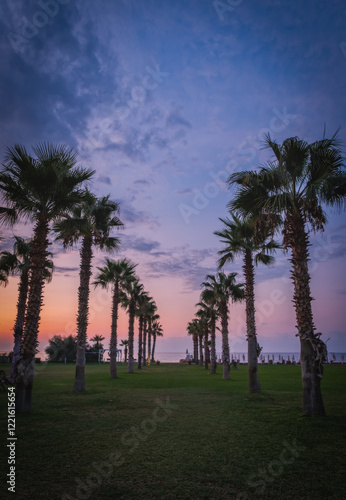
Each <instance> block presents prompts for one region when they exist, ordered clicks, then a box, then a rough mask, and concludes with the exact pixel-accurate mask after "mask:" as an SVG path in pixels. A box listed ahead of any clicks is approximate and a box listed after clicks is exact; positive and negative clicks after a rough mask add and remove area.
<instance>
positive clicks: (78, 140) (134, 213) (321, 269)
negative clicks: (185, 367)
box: [0, 0, 346, 352]
mask: <svg viewBox="0 0 346 500" xmlns="http://www.w3.org/2000/svg"><path fill="white" fill-rule="evenodd" d="M345 18H346V3H345V2H344V1H342V0H339V1H337V0H331V1H329V2H324V1H319V0H306V1H305V2H301V1H299V0H290V1H288V0H283V1H281V0H262V1H261V2H258V1H255V0H224V2H221V1H219V2H215V1H214V2H213V1H212V0H185V1H180V0H170V1H163V0H100V1H98V2H94V1H90V0H83V1H82V0H60V1H59V2H58V1H57V0H41V1H32V0H26V1H24V0H23V1H21V0H3V1H2V2H1V5H0V24H1V38H0V55H1V78H0V96H1V113H0V122H1V134H0V157H1V160H3V158H4V154H5V150H6V147H7V146H12V145H13V144H15V143H20V144H23V145H25V146H26V147H27V148H28V149H29V150H30V146H31V145H34V144H36V143H38V142H41V141H49V142H51V143H63V144H67V145H69V146H73V147H75V148H76V149H78V151H79V158H80V164H81V165H82V166H84V167H87V168H92V169H95V170H96V174H95V176H94V179H93V182H92V184H90V189H92V191H93V192H94V193H95V194H96V195H97V196H103V195H107V194H110V196H111V198H112V199H113V200H115V201H118V202H120V208H121V213H120V218H121V220H122V221H123V222H124V224H125V228H124V229H123V230H120V231H118V232H117V236H119V237H120V239H121V249H120V251H119V252H118V253H116V254H114V258H123V257H128V258H130V259H131V260H132V261H133V262H135V263H138V267H137V269H138V276H139V278H140V280H141V282H142V283H143V284H144V287H145V289H146V290H147V291H148V292H149V294H150V295H151V296H153V297H154V299H155V301H156V303H157V305H158V313H159V314H160V316H161V323H162V325H163V329H164V338H163V339H160V340H159V341H158V345H157V350H158V351H171V352H179V351H183V352H185V349H186V348H189V349H191V348H192V341H191V339H189V338H187V336H186V326H187V323H188V321H190V320H192V319H193V317H194V314H195V312H196V307H195V304H196V302H198V299H199V294H200V284H201V282H202V281H203V280H204V278H205V276H206V274H208V273H214V272H216V261H217V251H218V250H220V248H221V244H220V243H219V241H218V238H217V237H216V236H214V235H213V232H214V231H215V230H217V229H221V227H222V226H221V223H220V222H219V220H218V218H219V217H225V216H226V215H227V210H226V205H227V202H228V201H229V200H230V198H231V193H230V192H229V191H228V190H227V188H226V186H225V183H224V180H225V178H227V177H228V175H229V174H230V173H232V172H235V171H240V170H242V169H252V168H255V167H258V166H259V165H261V164H263V163H264V162H265V161H266V160H267V159H269V153H268V151H266V150H264V151H263V150H262V149H261V141H262V140H263V137H264V134H265V133H266V132H268V131H270V133H271V135H272V137H273V138H275V139H277V140H278V141H279V142H281V141H282V140H284V139H285V138H287V137H291V136H299V137H300V138H303V139H305V140H307V141H311V142H312V141H314V140H316V139H320V138H321V137H322V135H323V129H324V126H326V132H327V135H329V136H330V135H332V134H333V133H334V132H335V131H336V130H337V129H338V128H339V127H341V130H340V132H339V137H340V139H341V141H342V144H343V150H345V145H346V127H345V116H346V30H345ZM327 215H328V220H329V223H328V225H327V227H326V230H325V232H324V233H323V234H318V235H311V243H312V246H311V249H310V250H311V263H310V268H311V275H312V280H311V289H312V295H313V297H314V298H315V299H316V300H315V301H314V303H313V311H314V315H315V316H314V317H315V324H316V327H317V330H318V331H321V332H322V333H323V337H322V338H323V340H324V341H326V340H327V339H328V338H330V340H329V341H328V344H327V345H328V348H329V351H331V352H333V351H334V352H342V351H344V352H346V329H345V319H346V314H345V296H346V286H345V270H346V269H345V268H346V265H345V254H346V237H345V229H346V219H345V213H339V212H337V211H336V210H329V211H328V212H327ZM0 234H1V235H2V236H5V240H4V241H3V242H2V243H1V244H2V247H1V248H2V249H6V250H8V249H11V247H12V244H13V240H12V239H11V238H12V236H13V235H14V234H15V235H19V236H25V237H30V236H31V234H32V225H31V224H27V225H24V224H18V225H16V226H15V227H14V228H13V229H4V228H0ZM51 241H52V242H53V237H52V239H51ZM50 250H51V251H52V252H53V254H54V263H55V266H56V270H55V274H54V278H53V281H52V283H50V284H49V285H47V286H46V288H45V293H44V308H43V311H42V319H41V325H40V333H39V340H40V350H41V351H42V350H43V349H44V347H45V346H46V345H47V339H48V338H49V337H51V336H52V335H54V334H61V335H67V334H70V333H73V334H75V331H76V326H75V323H76V312H77V288H78V283H79V276H78V268H79V247H76V248H74V249H71V250H68V251H65V250H64V249H63V248H62V246H61V245H60V244H58V243H54V242H53V244H52V245H51V247H50ZM104 257H105V254H104V253H102V252H95V257H94V261H93V271H94V276H95V270H96V266H100V265H102V261H103V259H104ZM288 258H289V255H287V254H286V255H284V254H283V253H282V252H281V251H279V252H278V253H277V258H276V264H275V265H274V266H271V267H270V268H263V267H259V268H258V269H257V271H256V289H255V292H256V308H257V321H258V337H259V343H260V345H262V346H263V347H264V351H266V352H280V351H281V352H284V351H298V350H299V342H298V339H297V337H296V336H295V334H296V329H295V314H294V310H293V304H292V295H293V289H292V284H291V282H290V279H289V269H290V266H289V262H288ZM241 266H242V263H241V260H240V259H237V260H236V261H235V263H234V264H233V265H229V266H227V268H226V270H227V271H237V272H238V273H239V281H242V267H241ZM17 283H18V280H17V278H11V279H10V283H9V285H8V286H7V288H1V289H0V307H1V318H0V351H1V350H3V351H4V350H9V349H10V348H11V346H12V328H13V324H14V319H15V313H16V300H17ZM90 304H91V306H90V309H91V315H90V325H89V330H88V336H89V338H90V337H92V336H93V335H94V334H102V335H104V336H105V337H106V339H107V341H106V343H108V340H109V333H110V293H107V292H105V291H102V290H96V291H94V290H93V291H92V293H91V302H90ZM126 336H127V317H126V314H125V312H124V311H123V310H122V311H121V313H120V326H119V338H120V339H122V338H126ZM230 345H231V350H232V351H233V352H245V351H246V350H247V346H246V341H245V319H244V305H240V306H232V305H231V306H230ZM218 350H220V340H219V341H218Z"/></svg>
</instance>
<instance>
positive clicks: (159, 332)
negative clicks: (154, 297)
mask: <svg viewBox="0 0 346 500" xmlns="http://www.w3.org/2000/svg"><path fill="white" fill-rule="evenodd" d="M152 336H153V348H152V352H151V362H152V363H154V362H155V346H156V338H157V337H163V329H162V325H161V323H159V322H158V321H157V320H155V321H153V324H152Z"/></svg>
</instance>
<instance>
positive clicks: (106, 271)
mask: <svg viewBox="0 0 346 500" xmlns="http://www.w3.org/2000/svg"><path fill="white" fill-rule="evenodd" d="M136 265H137V264H133V263H132V262H131V261H130V260H128V259H122V260H118V261H114V260H110V259H108V258H106V259H105V265H104V266H103V267H98V268H97V269H98V270H99V274H98V275H97V276H96V279H95V281H94V286H95V287H97V286H101V287H102V288H108V286H112V287H113V297H112V326H111V338H110V343H109V357H110V376H111V378H117V376H118V373H117V335H118V333H117V332H118V309H119V302H120V297H119V293H120V292H121V291H124V289H125V287H126V284H127V283H128V282H129V281H131V280H134V279H135V275H134V270H135V267H136ZM125 361H126V360H125Z"/></svg>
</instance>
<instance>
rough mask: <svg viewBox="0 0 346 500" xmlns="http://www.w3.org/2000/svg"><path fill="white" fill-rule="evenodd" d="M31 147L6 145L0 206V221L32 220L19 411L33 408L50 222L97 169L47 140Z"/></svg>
mask: <svg viewBox="0 0 346 500" xmlns="http://www.w3.org/2000/svg"><path fill="white" fill-rule="evenodd" d="M32 149H33V152H34V154H35V155H36V157H33V156H30V155H29V153H28V152H27V151H26V149H25V147H24V146H21V145H18V144H17V145H15V146H14V147H12V148H8V149H7V152H6V155H5V163H4V168H3V170H2V171H1V172H0V193H1V195H2V198H3V200H4V201H5V203H6V206H5V207H1V208H0V223H10V224H14V223H15V222H17V221H18V220H19V219H24V220H31V221H32V222H34V236H33V241H32V248H31V255H30V262H31V271H30V280H29V292H28V305H27V314H26V319H25V325H24V333H23V341H22V345H21V352H20V359H19V361H18V363H17V367H16V375H15V378H16V409H17V411H18V412H29V411H30V410H31V399H32V386H33V379H34V360H35V352H36V346H37V335H38V328H39V321H40V312H41V307H42V300H43V296H42V295H43V287H44V267H45V260H46V252H47V248H48V244H49V241H48V234H49V230H50V226H51V223H52V222H53V221H57V220H58V219H59V218H60V217H61V216H62V214H63V213H64V212H66V211H67V210H69V209H71V207H73V206H75V205H76V204H78V203H80V202H81V201H82V200H83V198H84V196H85V194H84V192H83V191H82V190H81V184H82V183H83V182H85V181H87V180H89V179H90V178H91V177H92V175H93V173H94V172H93V171H90V170H86V169H82V168H78V167H76V162H77V153H76V152H74V151H73V150H72V149H70V148H68V147H66V146H64V145H59V146H53V145H51V144H48V143H43V144H38V145H37V146H34V147H33V148H32Z"/></svg>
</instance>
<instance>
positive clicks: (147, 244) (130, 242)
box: [121, 236, 160, 253]
mask: <svg viewBox="0 0 346 500" xmlns="http://www.w3.org/2000/svg"><path fill="white" fill-rule="evenodd" d="M121 242H122V244H121V246H122V248H123V249H124V250H128V249H131V250H136V251H137V252H144V253H150V252H151V251H152V250H155V249H158V248H160V243H159V242H158V241H152V240H147V239H145V238H136V237H135V236H125V237H122V240H121Z"/></svg>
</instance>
